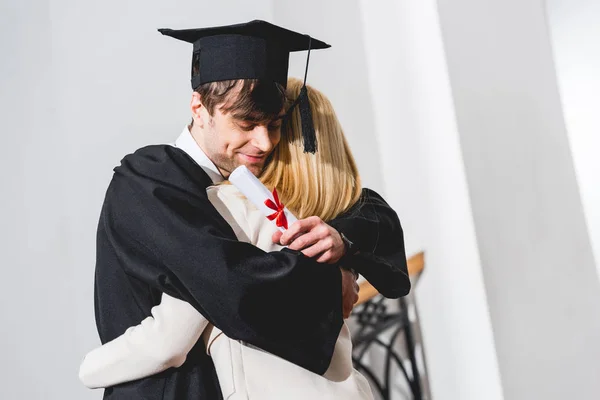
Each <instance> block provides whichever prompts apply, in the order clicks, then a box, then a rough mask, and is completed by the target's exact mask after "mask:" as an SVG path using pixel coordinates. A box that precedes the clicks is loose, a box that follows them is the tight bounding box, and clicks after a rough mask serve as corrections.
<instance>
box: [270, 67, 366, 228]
mask: <svg viewBox="0 0 600 400" xmlns="http://www.w3.org/2000/svg"><path fill="white" fill-rule="evenodd" d="M301 88H302V81H300V80H298V79H295V78H290V79H289V80H288V85H287V90H286V104H287V106H288V107H289V106H290V105H291V103H292V102H293V101H294V100H295V99H296V98H297V97H298V95H299V94H300V89H301ZM308 98H309V101H310V108H311V112H312V117H313V122H314V126H315V134H316V137H317V143H318V151H317V153H316V154H310V153H304V149H303V143H302V125H301V120H300V112H299V110H298V107H296V108H295V109H294V110H293V112H292V115H291V116H290V119H289V120H288V121H287V122H286V124H285V130H284V131H283V132H282V140H281V142H280V143H279V146H277V148H276V149H275V150H274V152H273V158H272V160H271V161H270V163H269V165H268V166H267V167H266V168H265V170H264V172H263V173H262V175H261V177H260V180H261V181H262V182H263V183H264V184H265V186H267V187H268V188H269V189H273V188H277V192H278V193H279V197H280V199H281V201H282V203H284V204H285V205H286V207H287V208H288V209H289V210H290V211H291V212H292V213H294V214H295V215H296V216H297V217H298V218H300V219H302V218H306V217H309V216H312V215H316V216H318V217H320V218H321V219H322V220H324V221H329V220H331V219H333V218H335V217H336V216H338V215H339V214H341V213H343V212H345V211H347V210H348V209H349V208H350V207H351V206H352V205H353V204H354V203H356V202H357V201H358V199H359V198H360V194H361V190H362V189H361V182H360V176H359V174H358V168H357V167H356V162H355V161H354V157H353V156H352V153H351V152H350V146H348V142H347V141H346V138H345V136H344V132H343V131H342V127H341V125H340V122H339V120H338V119H337V117H336V115H335V112H334V110H333V106H332V104H331V102H330V101H329V99H327V97H325V96H324V95H323V94H322V93H321V92H319V91H318V90H316V89H314V88H312V87H310V86H308Z"/></svg>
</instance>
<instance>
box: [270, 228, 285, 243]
mask: <svg viewBox="0 0 600 400" xmlns="http://www.w3.org/2000/svg"><path fill="white" fill-rule="evenodd" d="M281 235H283V232H281V231H280V230H276V231H275V233H273V237H272V240H273V243H277V244H280V243H281Z"/></svg>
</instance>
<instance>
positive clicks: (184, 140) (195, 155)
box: [174, 126, 224, 183]
mask: <svg viewBox="0 0 600 400" xmlns="http://www.w3.org/2000/svg"><path fill="white" fill-rule="evenodd" d="M174 146H175V147H177V148H179V149H181V150H183V151H184V152H186V153H187V155H188V156H190V157H191V158H192V160H194V161H195V162H196V164H198V165H199V166H200V167H202V169H203V170H204V172H206V173H207V174H208V176H209V177H210V179H211V180H212V181H213V183H219V182H223V180H224V179H223V176H222V175H221V173H220V172H219V170H218V168H217V167H216V165H215V164H214V163H213V162H212V161H211V160H210V159H209V158H208V156H207V155H206V153H205V152H204V151H203V150H202V148H201V147H200V146H199V145H198V143H196V141H195V140H194V138H193V136H192V134H191V132H190V130H189V128H188V127H187V126H186V127H185V128H183V132H181V135H179V137H178V138H177V140H176V141H175V144H174Z"/></svg>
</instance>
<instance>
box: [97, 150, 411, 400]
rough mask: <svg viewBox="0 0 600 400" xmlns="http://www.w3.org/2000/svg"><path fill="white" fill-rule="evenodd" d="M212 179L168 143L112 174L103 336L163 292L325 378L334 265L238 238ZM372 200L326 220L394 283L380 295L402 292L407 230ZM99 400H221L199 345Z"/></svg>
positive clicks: (337, 314) (102, 231) (104, 229)
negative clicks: (212, 198)
mask: <svg viewBox="0 0 600 400" xmlns="http://www.w3.org/2000/svg"><path fill="white" fill-rule="evenodd" d="M211 183H212V182H211V180H210V178H209V177H208V176H207V175H206V173H205V172H204V170H203V169H202V168H201V167H199V166H198V165H197V164H196V163H195V162H194V161H193V160H192V159H191V158H190V157H189V156H188V155H187V154H186V153H184V152H183V151H182V150H180V149H177V148H174V147H171V146H168V145H163V146H148V147H145V148H142V149H140V150H138V151H137V152H135V153H134V154H131V155H128V156H126V157H125V158H124V159H123V160H122V162H121V165H120V166H119V167H117V168H115V173H114V176H113V179H112V181H111V183H110V185H109V188H108V190H107V193H106V198H105V201H104V205H103V207H102V212H101V216H100V221H99V226H98V236H97V263H96V281H95V310H96V322H97V326H98V331H99V333H100V338H101V341H102V342H103V343H105V342H107V341H110V340H112V339H114V338H115V337H117V336H119V335H120V334H122V333H123V332H124V331H125V330H126V329H127V328H128V327H130V326H133V325H136V324H137V323H139V321H141V320H143V319H144V318H145V317H146V316H148V315H150V309H151V308H152V307H153V306H155V305H157V304H158V303H159V302H160V297H161V294H162V293H163V292H164V293H167V294H169V295H171V296H174V297H177V298H180V299H182V300H185V301H187V302H189V303H190V304H191V305H192V306H194V307H195V308H196V309H197V310H198V311H200V312H201V313H202V314H203V315H204V316H205V317H206V318H207V319H208V320H209V321H210V322H211V323H213V324H214V325H215V326H217V327H218V328H219V329H221V330H222V331H223V332H225V334H227V336H229V337H231V338H233V339H238V340H243V341H246V342H248V343H251V344H253V345H255V346H258V347H260V348H263V349H265V350H267V351H269V352H271V353H273V354H276V355H278V356H280V357H283V358H285V359H287V360H289V361H291V362H293V363H295V364H298V365H300V366H302V367H304V368H307V369H309V370H311V371H313V372H315V373H318V374H322V373H323V372H324V371H325V370H326V369H327V367H328V365H329V361H330V359H331V355H332V353H333V349H334V345H335V341H336V339H337V336H338V334H339V331H340V328H341V325H342V316H341V309H342V306H341V300H342V296H341V275H340V272H339V269H338V266H336V265H327V264H318V263H316V262H315V261H313V260H311V259H308V258H306V257H304V256H303V255H302V254H301V253H300V252H295V251H291V250H287V249H284V250H282V251H276V252H270V253H266V252H264V251H262V250H260V249H258V248H257V247H254V246H252V245H250V244H248V243H243V242H239V241H237V239H236V237H235V234H234V233H233V231H232V229H231V227H230V226H229V225H228V224H227V223H226V222H225V220H224V219H223V218H222V217H221V216H220V215H219V213H218V212H217V211H216V210H215V208H214V207H213V206H212V205H211V204H210V202H209V200H208V197H207V194H206V188H207V186H209V185H210V184H211ZM365 193H366V195H365V196H363V199H361V201H360V202H359V204H357V206H356V207H354V208H353V209H352V210H351V211H350V212H349V213H347V215H345V216H343V217H341V218H340V219H338V220H336V221H332V223H331V225H332V226H334V227H336V228H338V229H339V230H340V231H342V232H344V233H345V234H346V236H348V237H349V238H350V239H351V240H353V241H354V242H355V243H356V244H357V245H358V247H359V249H361V253H360V255H358V256H355V257H352V259H355V258H356V261H357V264H356V265H355V268H356V269H357V270H359V271H361V267H362V269H363V270H365V272H366V269H367V266H366V265H363V264H361V262H359V261H361V260H362V262H367V263H368V262H370V261H373V260H374V261H377V264H378V270H379V274H381V275H382V276H385V277H387V278H386V279H382V282H383V281H385V282H386V285H385V287H382V289H384V290H385V291H387V290H389V293H391V294H393V295H396V296H398V295H402V294H405V293H406V292H408V288H409V285H410V284H409V283H408V278H407V275H406V260H405V256H404V247H403V241H402V230H401V227H400V223H399V221H398V218H397V216H396V215H395V213H394V212H393V211H392V210H391V209H390V208H389V206H387V204H385V202H384V201H383V199H381V198H380V197H379V196H377V195H376V194H375V193H374V192H371V191H367V192H365ZM363 249H364V250H363ZM369 250H374V253H372V254H371V253H367V251H369ZM399 253H402V255H401V257H400V254H399ZM373 257H376V259H374V258H373ZM399 260H401V262H398V261H399ZM347 262H350V261H349V260H347ZM359 264H360V267H359ZM361 272H362V271H361ZM382 291H383V290H382ZM309 292H310V296H307V295H306V294H307V293H309ZM384 294H385V293H384ZM104 397H105V398H106V399H219V398H221V394H220V393H219V389H218V383H217V381H216V376H215V373H214V366H213V365H212V362H211V360H210V358H209V357H208V356H206V354H205V351H204V345H203V343H202V342H199V343H198V344H197V345H196V346H195V347H194V349H192V351H191V352H190V353H189V355H188V358H187V361H186V362H185V363H184V365H183V366H182V367H180V368H178V369H170V370H167V371H164V372H163V373H161V374H158V375H156V376H154V377H150V378H147V379H142V380H139V381H134V382H129V383H125V384H122V385H118V386H115V387H112V388H109V389H107V390H106V391H105V396H104Z"/></svg>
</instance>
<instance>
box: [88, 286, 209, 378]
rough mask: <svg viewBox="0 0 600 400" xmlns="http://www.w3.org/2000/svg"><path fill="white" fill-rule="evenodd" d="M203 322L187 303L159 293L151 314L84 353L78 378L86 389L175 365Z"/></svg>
mask: <svg viewBox="0 0 600 400" xmlns="http://www.w3.org/2000/svg"><path fill="white" fill-rule="evenodd" d="M207 325H208V320H207V319H206V318H204V317H203V316H202V314H200V313H199V312H198V311H197V310H196V309H195V308H194V307H192V306H191V305H190V304H189V303H186V302H185V301H182V300H178V299H175V298H173V297H171V296H169V295H167V294H163V295H162V299H161V303H160V305H158V306H156V307H153V308H152V316H151V317H148V318H146V319H145V320H143V321H142V323H141V324H140V325H137V326H134V327H131V328H129V329H127V331H125V333H123V334H122V335H121V336H119V337H118V338H116V339H114V340H112V341H110V342H108V343H106V344H104V345H103V346H100V347H98V348H96V349H94V350H92V351H90V352H89V353H88V354H87V355H86V356H85V358H84V360H83V362H82V363H81V366H80V368H79V379H80V380H81V382H83V384H84V385H85V386H87V387H89V388H100V387H109V386H114V385H117V384H119V383H123V382H129V381H133V380H136V379H141V378H145V377H148V376H151V375H154V374H157V373H159V372H162V371H164V370H166V369H168V368H171V367H179V366H181V365H182V364H183V363H184V362H185V359H186V357H187V354H188V352H189V351H190V350H191V349H192V347H193V346H194V345H195V344H196V342H197V341H198V339H199V338H200V335H201V334H202V331H203V330H204V329H205V328H206V326H207Z"/></svg>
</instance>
